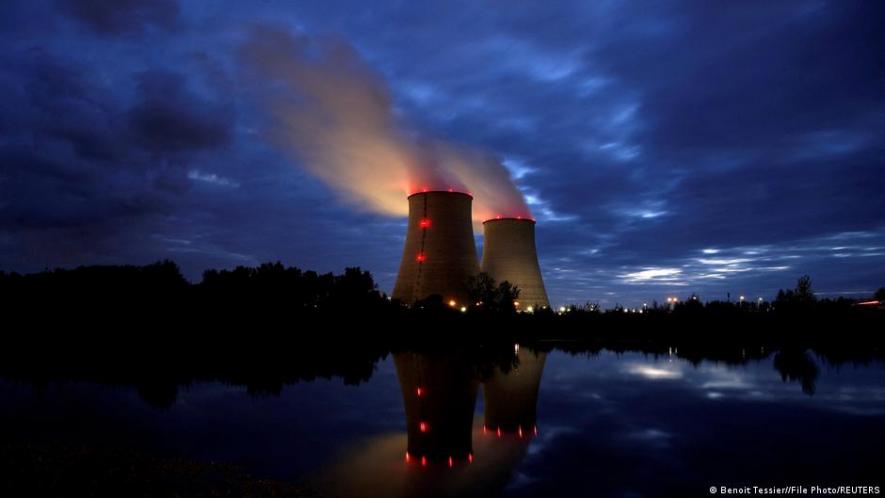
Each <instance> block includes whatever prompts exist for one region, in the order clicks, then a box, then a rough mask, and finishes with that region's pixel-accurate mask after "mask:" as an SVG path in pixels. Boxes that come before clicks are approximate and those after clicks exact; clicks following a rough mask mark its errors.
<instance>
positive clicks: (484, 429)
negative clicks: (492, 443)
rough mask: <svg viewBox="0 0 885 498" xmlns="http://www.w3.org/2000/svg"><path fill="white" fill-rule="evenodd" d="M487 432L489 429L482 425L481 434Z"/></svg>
mask: <svg viewBox="0 0 885 498" xmlns="http://www.w3.org/2000/svg"><path fill="white" fill-rule="evenodd" d="M488 430H489V429H488V428H487V427H486V425H485V424H482V433H483V434H485V433H486V432H488Z"/></svg>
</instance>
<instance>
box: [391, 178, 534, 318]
mask: <svg viewBox="0 0 885 498" xmlns="http://www.w3.org/2000/svg"><path fill="white" fill-rule="evenodd" d="M408 202H409V221H408V228H407V229H406V242H405V245H404V248H403V257H402V261H401V262H400V267H399V274H398V276H397V279H396V285H395V286H394V289H393V294H392V296H391V297H392V298H393V299H398V300H400V301H402V302H404V303H406V304H412V303H414V302H416V301H420V300H422V299H426V298H428V297H430V296H433V295H437V296H439V297H440V298H442V300H443V301H444V302H445V303H448V304H449V305H451V306H453V307H458V308H460V307H462V306H469V304H471V303H470V302H469V296H468V294H469V288H468V281H469V278H470V277H473V276H475V275H477V274H478V273H479V272H480V271H483V272H485V273H487V274H489V276H491V277H492V278H493V279H494V280H495V281H496V282H503V281H505V280H506V281H508V282H510V283H511V284H513V285H515V286H517V287H518V288H519V290H520V292H519V298H518V301H517V308H518V309H519V310H521V311H532V310H533V309H540V308H544V307H548V306H550V302H549V300H548V299H547V291H546V290H545V288H544V280H543V278H542V277H541V268H540V266H539V264H538V253H537V249H536V247H535V220H533V219H531V218H495V219H491V220H487V221H485V222H483V233H484V242H483V252H482V265H480V264H479V262H478V260H477V257H476V244H475V242H474V239H473V216H472V207H473V197H472V196H471V195H470V194H466V193H463V192H454V191H437V190H434V191H427V192H418V193H415V194H412V195H410V196H409V197H408Z"/></svg>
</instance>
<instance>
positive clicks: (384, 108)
mask: <svg viewBox="0 0 885 498" xmlns="http://www.w3.org/2000/svg"><path fill="white" fill-rule="evenodd" d="M241 55H242V57H243V60H244V61H245V62H246V63H247V67H249V68H250V69H251V70H252V74H253V76H254V77H257V78H260V79H261V80H262V81H263V82H264V83H265V84H266V88H267V95H266V97H267V101H266V102H265V104H266V106H267V108H268V110H269V113H270V115H271V117H272V126H271V127H270V130H269V131H268V135H269V138H270V140H271V141H272V142H274V143H275V144H277V145H278V146H279V147H281V148H282V149H283V150H286V151H288V152H290V153H292V154H294V156H295V157H296V158H297V159H298V162H299V163H300V164H302V165H303V166H304V167H305V168H307V169H308V170H309V171H310V172H311V173H312V174H313V175H315V176H316V177H318V178H319V179H321V180H322V181H324V182H325V183H327V184H329V185H331V186H333V187H335V188H336V189H337V190H338V191H340V192H341V193H342V194H344V195H345V197H346V198H347V199H349V200H351V201H356V202H358V203H359V204H361V205H363V206H364V207H366V208H368V209H371V210H373V211H376V212H379V213H383V214H388V215H397V216H400V215H406V214H407V212H408V205H407V203H406V202H405V197H406V196H407V195H409V194H411V193H414V192H420V191H422V190H450V189H451V190H455V191H461V192H469V193H471V194H473V196H474V218H476V219H478V220H484V219H489V218H493V217H495V216H524V217H528V216H530V213H529V209H528V207H527V206H526V203H525V201H524V199H523V196H522V194H521V193H520V192H519V190H518V189H517V188H516V186H515V185H514V184H513V181H512V180H511V178H510V175H509V173H508V172H507V170H506V168H505V167H504V166H503V165H502V164H501V162H500V161H499V160H498V159H497V158H496V157H494V156H493V155H491V154H488V153H485V152H483V151H479V150H476V149H474V148H470V147H466V146H463V145H458V144H453V143H450V142H447V141H444V140H440V139H437V138H434V137H427V136H422V135H420V134H418V133H416V132H414V131H411V130H409V129H408V128H407V127H406V126H404V124H403V123H401V122H400V120H399V119H398V118H397V116H395V114H394V112H393V109H392V104H391V98H390V95H389V93H388V90H387V88H386V86H385V85H384V83H383V82H382V81H381V79H380V78H379V77H378V76H376V75H375V74H374V73H373V71H372V70H371V69H370V68H369V67H368V66H367V65H366V63H365V62H364V61H363V60H362V59H361V58H360V57H359V55H358V54H357V53H356V52H355V51H354V50H353V48H352V47H350V46H349V45H347V44H346V43H343V42H340V41H336V40H327V39H317V38H312V37H307V36H302V35H296V34H293V33H291V32H290V31H288V30H286V29H281V28H269V27H267V26H262V27H261V28H260V29H255V30H253V32H252V33H251V34H250V36H249V39H248V40H247V42H246V43H245V44H244V45H243V47H242V53H241Z"/></svg>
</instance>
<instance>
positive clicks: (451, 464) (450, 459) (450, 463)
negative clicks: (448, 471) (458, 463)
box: [449, 456, 455, 468]
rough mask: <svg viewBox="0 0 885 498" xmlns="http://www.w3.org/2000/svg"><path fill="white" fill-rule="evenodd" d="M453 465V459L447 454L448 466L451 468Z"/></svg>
mask: <svg viewBox="0 0 885 498" xmlns="http://www.w3.org/2000/svg"><path fill="white" fill-rule="evenodd" d="M454 466H455V461H454V460H452V457H451V456H449V468H452V467H454Z"/></svg>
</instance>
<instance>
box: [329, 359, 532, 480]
mask: <svg viewBox="0 0 885 498" xmlns="http://www.w3.org/2000/svg"><path fill="white" fill-rule="evenodd" d="M514 350H515V351H514V358H513V362H512V363H511V364H510V365H501V366H496V367H494V368H493V369H492V371H491V373H490V374H487V375H481V374H479V373H478V372H477V371H476V369H474V368H473V366H472V365H471V364H470V363H469V362H467V361H466V360H465V358H464V356H461V355H457V354H435V355H429V354H420V353H413V352H409V353H397V354H395V355H394V363H395V365H396V373H397V378H398V380H399V386H400V391H401V392H402V397H403V405H404V407H405V415H406V434H405V435H403V434H388V435H384V436H380V437H377V438H374V439H372V440H370V441H369V442H368V443H366V444H365V445H361V446H359V447H358V448H356V449H355V450H353V451H352V452H351V453H350V454H348V455H347V456H346V457H345V458H343V459H342V460H341V462H340V463H339V464H337V465H336V466H335V467H334V468H333V469H332V470H331V471H329V472H328V473H326V475H324V476H323V478H322V479H321V483H322V484H321V487H323V488H325V491H326V492H328V493H330V494H332V495H334V496H357V495H359V496H379V497H380V496H390V497H397V496H403V497H404V496H429V495H432V496H490V495H496V494H499V493H500V492H501V490H502V489H503V488H504V487H505V486H506V485H507V484H508V482H509V481H510V477H511V475H512V473H513V470H514V469H515V468H516V467H517V465H518V464H519V463H520V461H522V459H523V458H524V457H525V455H526V453H527V449H528V446H529V444H530V441H531V440H532V438H533V437H534V436H536V435H537V434H538V427H537V405H538V393H539V389H540V384H541V375H542V373H543V371H544V362H545V360H546V357H547V353H545V352H538V351H533V350H530V349H527V348H522V349H519V348H518V347H515V348H514ZM480 385H482V389H483V396H484V403H485V406H484V414H483V421H482V423H480V422H479V421H478V420H474V412H475V407H476V400H477V394H478V390H479V386H480ZM403 455H404V456H403Z"/></svg>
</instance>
